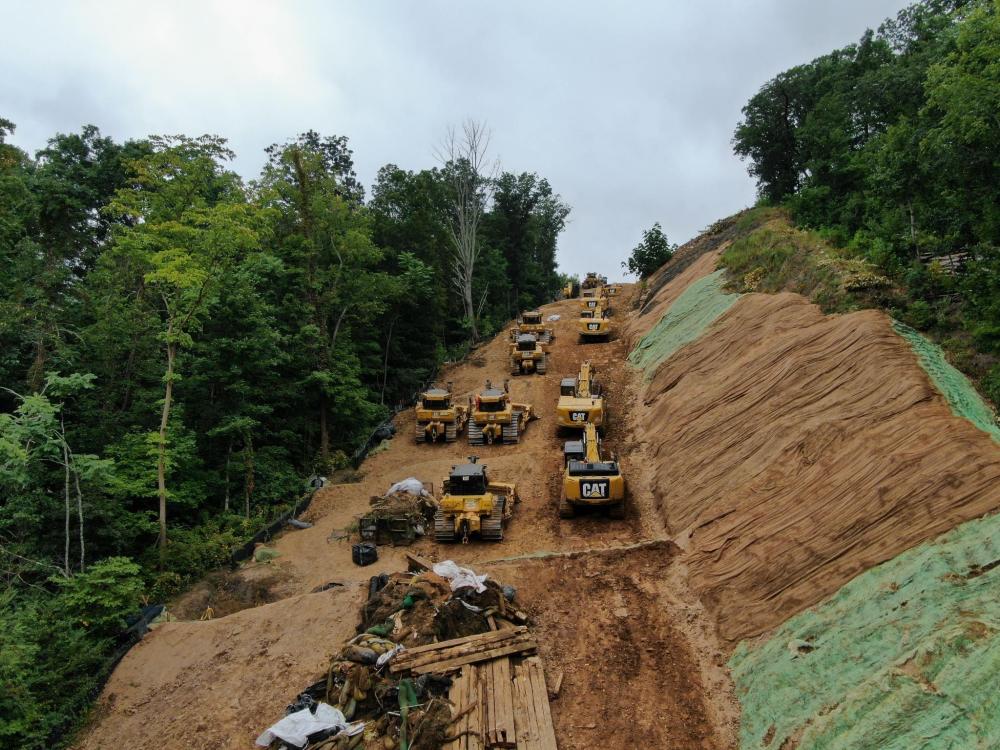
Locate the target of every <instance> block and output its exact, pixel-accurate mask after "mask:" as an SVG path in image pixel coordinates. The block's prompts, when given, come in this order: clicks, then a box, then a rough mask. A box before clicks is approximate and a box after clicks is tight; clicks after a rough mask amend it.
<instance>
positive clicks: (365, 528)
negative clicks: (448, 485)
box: [358, 478, 438, 545]
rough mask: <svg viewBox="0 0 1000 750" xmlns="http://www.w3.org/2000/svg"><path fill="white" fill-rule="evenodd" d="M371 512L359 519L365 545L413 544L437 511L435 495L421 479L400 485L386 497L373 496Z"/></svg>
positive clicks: (396, 485)
mask: <svg viewBox="0 0 1000 750" xmlns="http://www.w3.org/2000/svg"><path fill="white" fill-rule="evenodd" d="M369 504H370V506H371V509H370V510H369V511H368V512H367V513H366V514H365V515H363V516H362V517H361V518H360V519H358V534H359V536H360V537H361V541H363V542H373V543H375V544H392V545H397V544H404V545H405V544H412V543H413V541H414V540H415V539H416V538H417V537H418V536H423V535H424V534H425V533H426V532H427V529H428V528H430V524H431V522H432V521H433V519H434V513H435V511H436V510H437V508H438V503H437V500H435V498H434V495H433V494H432V493H431V492H430V491H428V489H427V488H426V487H424V485H423V483H422V482H420V481H419V480H418V479H413V478H410V479H404V480H403V481H402V482H397V483H396V484H394V485H393V486H392V487H390V488H389V491H388V492H386V494H384V495H373V496H372V498H371V500H370V501H369Z"/></svg>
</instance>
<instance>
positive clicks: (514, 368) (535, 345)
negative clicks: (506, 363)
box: [510, 333, 549, 375]
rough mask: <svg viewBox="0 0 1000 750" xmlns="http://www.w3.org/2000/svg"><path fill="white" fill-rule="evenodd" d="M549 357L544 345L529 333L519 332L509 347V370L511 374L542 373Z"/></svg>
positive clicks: (546, 366)
mask: <svg viewBox="0 0 1000 750" xmlns="http://www.w3.org/2000/svg"><path fill="white" fill-rule="evenodd" d="M548 361H549V357H548V354H547V353H546V351H545V347H544V346H543V345H542V343H541V342H539V340H538V339H537V338H536V337H535V336H534V335H533V334H530V333H520V334H518V336H517V339H516V340H515V341H514V343H513V344H512V345H511V347H510V372H511V374H512V375H521V374H528V373H532V372H537V373H538V374H539V375H544V374H545V370H546V369H548Z"/></svg>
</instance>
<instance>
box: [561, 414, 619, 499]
mask: <svg viewBox="0 0 1000 750" xmlns="http://www.w3.org/2000/svg"><path fill="white" fill-rule="evenodd" d="M563 460H564V463H565V467H566V468H565V472H564V474H563V486H562V496H561V497H560V499H559V516H560V517H561V518H572V517H573V516H574V515H575V514H576V509H577V508H579V507H591V508H593V507H605V508H607V509H608V514H609V515H610V516H611V517H612V518H624V517H625V477H623V476H622V472H621V467H620V466H619V465H618V460H617V458H616V457H614V456H612V457H611V458H610V459H607V458H602V457H601V438H600V436H599V435H598V434H597V426H596V425H594V424H593V423H591V422H588V423H587V425H586V427H585V428H584V431H583V440H569V441H567V442H566V443H565V444H564V445H563Z"/></svg>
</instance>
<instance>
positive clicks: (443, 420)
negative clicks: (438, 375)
mask: <svg viewBox="0 0 1000 750" xmlns="http://www.w3.org/2000/svg"><path fill="white" fill-rule="evenodd" d="M415 411H416V416H417V424H416V428H415V429H416V438H417V442H418V443H423V442H428V441H429V442H431V443H434V442H437V441H438V440H444V441H445V442H448V443H454V442H455V440H456V439H457V438H458V434H459V433H460V432H462V430H464V429H465V423H466V422H467V421H468V419H469V410H468V409H467V408H466V407H465V406H462V405H457V404H453V403H452V401H451V383H448V387H447V388H430V389H428V390H426V391H424V392H423V393H421V394H420V399H419V400H418V401H417V405H416V407H415Z"/></svg>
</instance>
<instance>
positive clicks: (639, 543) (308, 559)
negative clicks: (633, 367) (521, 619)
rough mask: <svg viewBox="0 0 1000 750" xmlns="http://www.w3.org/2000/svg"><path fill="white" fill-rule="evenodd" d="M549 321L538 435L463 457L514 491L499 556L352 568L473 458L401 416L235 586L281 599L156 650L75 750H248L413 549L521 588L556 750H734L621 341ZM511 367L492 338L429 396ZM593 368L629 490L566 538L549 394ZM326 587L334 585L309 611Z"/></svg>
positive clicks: (731, 718) (138, 657)
mask: <svg viewBox="0 0 1000 750" xmlns="http://www.w3.org/2000/svg"><path fill="white" fill-rule="evenodd" d="M685 283H686V280H685ZM630 293H631V290H628V289H627V291H626V292H625V294H626V295H629V294H630ZM628 302H629V301H628V299H627V298H626V299H623V298H619V300H618V302H617V311H616V320H617V322H618V324H619V326H622V325H623V324H624V323H625V322H626V318H627V314H626V310H627V308H628V306H629V304H628ZM543 310H544V312H545V314H546V315H551V314H553V313H556V314H559V315H561V316H562V319H561V320H560V321H558V322H557V323H555V324H554V326H555V328H556V339H555V341H554V342H553V344H552V346H551V349H550V351H551V356H550V362H549V368H548V373H547V374H546V375H545V376H540V375H531V376H521V377H517V378H512V379H511V391H512V394H513V396H514V399H515V400H516V401H527V402H531V403H533V404H534V405H535V408H536V409H537V410H538V412H539V413H540V415H541V418H540V419H538V420H536V421H534V422H532V423H531V424H530V425H529V427H528V429H527V432H526V433H525V434H524V436H523V437H522V440H521V442H520V443H519V444H518V445H516V446H484V447H479V448H477V449H475V452H476V453H477V454H478V455H479V456H480V458H481V460H482V462H483V463H486V464H487V465H488V466H489V471H490V475H491V476H492V477H494V478H495V479H498V480H501V481H515V482H517V485H518V491H519V494H520V496H521V498H522V502H521V503H520V504H519V506H518V507H517V509H516V511H515V515H514V518H513V519H512V521H511V523H510V524H509V526H508V527H507V530H506V533H505V538H504V541H503V542H502V543H499V544H496V543H494V544H489V543H482V542H473V543H471V544H468V545H464V546H463V545H454V546H452V545H449V546H443V545H436V544H435V543H433V542H432V541H429V540H422V541H420V542H419V543H418V544H416V545H414V547H411V548H396V549H394V548H392V547H380V548H379V554H380V559H379V562H378V563H377V564H376V565H373V566H370V567H366V568H359V567H356V566H355V565H353V564H352V563H351V560H350V541H349V540H348V539H346V538H344V534H345V531H344V530H345V529H347V528H348V527H350V526H351V524H352V523H353V522H354V521H355V519H356V518H357V517H358V516H359V515H361V514H362V513H363V512H364V511H365V509H366V508H367V506H368V500H369V498H370V497H371V496H372V495H375V494H381V493H384V492H385V490H386V489H388V487H389V486H390V485H391V484H392V483H393V482H395V481H398V480H400V479H403V478H406V477H409V476H415V477H417V478H419V479H421V480H423V481H427V482H434V483H435V486H440V481H441V479H442V478H443V477H444V476H445V474H446V473H447V471H448V469H449V468H450V466H451V465H452V464H453V463H456V462H459V461H463V460H464V459H465V457H466V456H468V455H469V454H470V452H471V448H470V446H468V445H467V444H466V443H465V442H464V441H459V442H457V443H455V444H453V445H450V446H448V445H418V444H416V443H415V441H414V440H413V417H412V414H411V413H408V412H407V413H403V414H401V415H400V416H399V417H398V418H397V420H396V425H397V428H398V434H397V436H396V438H395V439H394V440H392V441H391V442H390V444H389V446H388V448H387V449H386V450H385V451H382V452H380V453H378V454H376V455H374V456H372V457H371V458H370V459H369V460H368V461H366V462H365V464H364V465H363V467H362V471H363V474H364V477H363V479H362V481H361V482H359V483H357V484H348V485H339V486H334V487H329V488H325V489H323V490H322V491H320V492H319V493H317V496H316V498H315V500H314V502H313V504H312V506H311V507H310V509H309V511H308V513H307V514H306V520H310V521H312V522H314V524H315V525H314V526H313V528H311V529H305V530H301V531H290V532H288V533H286V534H285V535H284V536H282V537H281V538H280V539H279V540H278V541H277V542H276V544H275V545H274V546H275V547H276V548H277V549H278V551H279V552H280V553H281V556H280V557H279V558H278V559H277V560H276V561H274V562H273V563H271V564H269V565H259V566H250V567H249V568H246V569H244V570H243V571H242V573H241V575H242V576H243V577H244V578H246V579H248V580H249V581H253V580H255V579H261V578H266V579H270V580H271V581H273V582H274V583H273V585H272V586H271V589H270V595H271V596H281V597H283V598H280V599H279V600H278V601H276V602H274V603H271V604H267V605H264V606H257V607H253V608H251V609H245V610H243V611H239V612H236V613H234V614H229V615H227V616H224V617H221V618H219V619H216V620H212V621H208V622H177V623H172V624H169V625H167V626H165V627H163V628H161V629H159V630H157V631H155V632H154V633H152V634H151V635H150V636H148V637H147V638H146V639H145V640H144V641H143V642H142V643H141V644H140V645H139V646H138V647H137V648H135V649H133V651H132V652H131V653H130V654H129V655H128V656H127V657H126V659H125V660H124V661H123V662H122V664H121V665H120V666H119V668H118V669H117V670H116V672H115V674H114V675H113V676H112V679H111V681H110V682H109V684H108V686H107V687H106V689H105V691H104V693H103V694H102V696H101V699H100V703H99V709H98V712H97V715H96V717H95V720H94V721H93V722H92V723H91V726H90V727H89V729H88V730H87V731H86V732H85V733H84V734H83V735H82V736H81V738H80V740H79V743H78V745H77V746H78V747H80V748H93V749H96V748H112V747H121V746H145V745H147V744H150V743H151V744H152V745H153V746H155V747H159V748H248V747H250V746H251V744H252V741H253V738H254V737H255V736H256V734H257V733H258V732H260V731H261V730H263V729H264V728H266V727H267V726H268V725H269V724H270V723H272V722H273V721H275V720H277V719H278V718H280V716H281V715H282V714H283V710H284V707H285V705H286V704H287V703H288V702H290V701H291V700H292V699H294V697H295V695H296V694H297V693H298V692H299V691H300V690H301V689H302V688H303V687H305V686H306V685H307V684H309V683H310V682H312V681H313V680H315V679H316V678H317V677H319V675H320V674H321V673H322V672H323V671H324V670H325V667H326V664H327V662H328V661H329V658H330V656H331V654H332V653H333V652H334V650H335V649H336V648H337V647H338V646H339V644H341V643H342V642H343V640H344V639H345V638H346V637H348V636H349V635H350V634H352V632H353V628H354V625H355V622H356V620H357V608H358V606H359V604H360V602H361V601H362V597H363V594H364V584H366V583H367V580H368V578H369V577H370V576H371V575H373V574H376V573H379V572H382V571H387V572H391V571H395V570H401V569H405V565H406V563H405V560H404V558H403V553H404V552H405V551H407V549H410V550H412V551H414V552H416V553H418V554H421V555H424V556H425V557H428V558H430V559H434V560H441V559H448V558H451V559H454V560H456V561H458V562H460V563H463V564H467V565H470V566H472V567H474V568H477V569H480V570H483V571H485V572H488V573H490V574H491V575H493V576H495V577H497V578H498V579H499V580H501V581H503V582H505V583H511V584H513V585H514V586H516V587H517V588H518V592H519V593H518V597H519V601H520V602H521V606H522V607H524V608H526V609H527V610H528V611H529V613H530V614H531V615H532V617H533V619H534V627H535V630H536V633H537V636H538V640H539V643H540V648H541V652H542V655H543V657H544V659H545V665H546V671H547V673H548V675H549V679H550V680H552V679H554V677H555V675H557V674H558V673H560V672H562V673H563V675H564V680H563V685H562V691H561V694H560V696H559V697H558V698H557V699H556V700H555V701H554V702H553V704H552V711H553V718H554V722H555V726H556V735H557V739H558V741H559V746H560V747H561V748H563V749H564V750H570V749H572V748H591V747H594V746H597V745H600V746H603V747H607V748H623V749H624V748H635V747H650V748H678V749H685V750H686V749H687V748H706V749H707V748H712V749H715V750H724V749H725V748H732V747H735V746H736V731H737V724H738V710H739V709H738V706H737V703H736V700H735V697H734V695H733V689H732V684H731V682H730V681H729V677H728V673H727V672H726V670H725V667H724V652H723V649H722V648H720V646H719V644H718V643H717V641H716V639H715V636H714V632H715V627H714V624H713V623H712V622H711V621H709V620H708V619H707V618H706V616H705V614H704V612H703V610H702V608H701V606H700V605H699V604H698V603H697V601H696V600H695V598H694V597H693V596H692V595H691V594H690V591H689V589H688V586H687V572H686V566H685V565H683V564H682V563H681V562H679V561H677V560H676V559H675V554H676V553H677V551H678V550H677V548H676V547H675V546H674V545H673V543H672V542H670V541H668V540H667V535H666V531H665V528H664V525H663V521H662V520H661V515H660V513H661V511H660V510H659V509H658V508H657V507H656V503H655V501H654V497H653V495H652V493H651V491H650V488H649V486H648V483H647V482H648V477H647V474H648V472H646V471H644V470H643V467H644V465H645V462H644V454H643V447H642V446H640V445H639V444H638V442H637V440H636V437H635V434H634V424H635V420H634V419H633V417H632V411H633V405H634V403H635V394H636V393H637V389H638V386H639V384H638V383H637V382H636V376H635V374H634V373H632V372H631V371H630V370H629V369H627V368H626V367H625V365H624V357H625V354H626V351H625V345H624V341H623V340H621V339H619V340H615V341H612V342H610V343H603V344H588V345H581V344H579V343H578V342H577V337H576V335H575V333H574V330H573V324H574V320H575V317H576V311H577V310H578V302H577V301H576V300H567V301H562V302H556V303H553V304H551V305H547V306H545V307H544V308H543ZM654 322H655V321H654ZM507 349H508V343H507V337H506V334H505V333H504V334H501V335H500V336H498V337H497V338H496V339H495V340H494V341H492V342H490V343H489V344H487V345H486V346H484V347H482V348H481V349H479V350H477V352H475V353H474V355H473V357H472V358H471V359H470V360H469V361H467V362H462V363H459V364H457V365H454V366H452V367H450V368H448V370H447V371H446V372H445V373H444V374H443V375H442V378H441V379H442V381H446V380H450V381H453V384H454V389H455V391H456V393H457V394H459V397H460V398H463V399H464V397H465V395H466V394H468V393H473V392H474V391H475V390H476V389H478V388H481V387H482V386H483V384H484V381H485V379H486V378H491V379H492V380H493V382H494V383H495V384H498V383H501V382H502V381H503V379H504V378H505V377H507V375H506V363H507ZM587 358H589V359H590V360H591V361H592V363H593V364H594V365H595V366H596V367H597V370H598V377H599V378H600V379H601V380H603V381H604V383H605V386H606V388H607V389H608V390H609V391H610V404H611V409H612V425H611V427H610V429H609V432H608V436H607V440H606V446H607V447H608V448H610V449H611V450H613V451H616V452H618V453H619V457H620V459H621V461H622V465H623V470H624V471H625V472H626V477H627V480H628V482H629V485H630V506H629V508H628V511H627V513H626V517H625V518H624V519H623V520H617V521H614V520H610V519H608V518H606V517H605V516H603V515H600V516H598V515H590V516H584V517H578V518H575V519H570V520H562V519H560V518H559V517H558V514H557V512H556V503H557V499H558V497H557V496H558V491H559V482H560V476H561V471H560V470H561V446H562V441H563V440H564V439H566V436H557V435H556V430H555V423H554V408H555V403H556V400H557V399H558V383H559V379H560V378H561V377H564V376H567V375H572V374H574V373H575V372H576V370H577V368H578V367H579V364H580V363H581V362H582V361H583V360H584V359H587ZM329 582H337V583H340V584H344V585H343V586H338V587H336V588H333V589H330V590H328V591H324V592H320V593H309V592H311V591H313V590H314V589H315V588H316V587H318V586H321V585H323V584H326V583H329ZM193 596H194V595H193ZM198 596H200V597H201V598H198V599H197V601H198V606H197V607H194V606H189V607H188V609H189V610H191V612H190V613H191V614H193V611H194V610H196V609H200V608H201V605H202V603H205V604H208V603H211V602H210V598H211V597H210V596H209V595H207V594H205V593H204V592H202V593H200V594H198ZM191 601H194V599H191Z"/></svg>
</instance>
